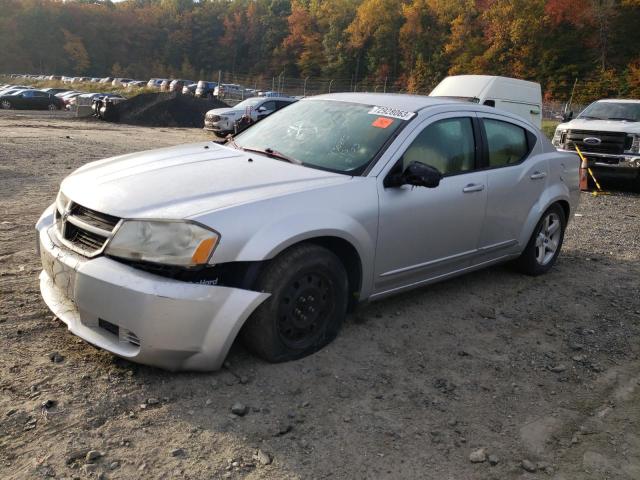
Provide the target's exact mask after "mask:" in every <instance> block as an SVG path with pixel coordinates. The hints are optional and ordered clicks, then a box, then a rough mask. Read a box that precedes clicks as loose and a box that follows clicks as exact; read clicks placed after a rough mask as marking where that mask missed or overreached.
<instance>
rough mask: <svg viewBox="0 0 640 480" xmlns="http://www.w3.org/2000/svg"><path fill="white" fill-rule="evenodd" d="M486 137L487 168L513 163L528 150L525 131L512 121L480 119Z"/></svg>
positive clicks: (522, 158)
mask: <svg viewBox="0 0 640 480" xmlns="http://www.w3.org/2000/svg"><path fill="white" fill-rule="evenodd" d="M482 123H483V125H484V131H485V135H486V139H487V150H488V161H489V165H488V166H489V168H495V167H504V166H508V165H515V164H517V163H520V162H522V161H523V160H524V159H525V158H526V157H527V155H528V154H529V151H530V146H529V140H528V137H529V136H528V135H527V131H526V130H525V129H524V128H522V127H520V126H518V125H514V124H513V123H509V122H503V121H500V120H494V119H491V118H484V119H482Z"/></svg>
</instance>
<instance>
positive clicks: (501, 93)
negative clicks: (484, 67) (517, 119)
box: [429, 75, 542, 128]
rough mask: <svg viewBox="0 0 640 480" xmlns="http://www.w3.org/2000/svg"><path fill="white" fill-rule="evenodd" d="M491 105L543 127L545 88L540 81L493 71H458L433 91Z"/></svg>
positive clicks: (432, 95) (438, 94)
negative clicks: (542, 87) (478, 73)
mask: <svg viewBox="0 0 640 480" xmlns="http://www.w3.org/2000/svg"><path fill="white" fill-rule="evenodd" d="M429 96H431V97H449V98H458V99H460V100H467V101H470V102H475V103H479V104H481V105H488V106H490V107H495V108H498V109H501V110H506V111H508V112H512V113H515V114H517V115H520V116H521V117H523V118H524V119H526V120H528V121H530V122H531V123H533V124H534V125H535V126H536V127H538V128H541V127H542V89H541V88H540V84H539V83H535V82H529V81H527V80H520V79H517V78H509V77H498V76H493V75H454V76H451V77H447V78H445V79H444V80H442V81H441V82H440V83H439V84H438V86H437V87H436V88H434V89H433V91H432V92H431V93H430V94H429Z"/></svg>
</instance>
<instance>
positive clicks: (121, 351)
mask: <svg viewBox="0 0 640 480" xmlns="http://www.w3.org/2000/svg"><path fill="white" fill-rule="evenodd" d="M51 212H52V210H51V209H48V210H47V211H46V212H45V213H44V214H43V216H42V217H41V219H40V220H39V221H38V224H37V225H36V229H37V230H38V236H39V239H38V241H39V249H40V256H41V259H42V264H43V270H42V272H41V274H40V291H41V293H42V298H43V299H44V301H45V303H46V304H47V306H48V307H49V308H50V309H51V311H52V312H53V313H54V314H55V315H56V316H57V317H58V318H59V319H60V320H62V321H63V322H64V323H65V324H66V325H67V327H68V329H69V330H70V331H71V332H72V333H74V334H75V335H77V336H79V337H81V338H83V339H84V340H86V341H87V342H89V343H91V344H93V345H96V346H98V347H100V348H103V349H105V350H108V351H109V352H112V353H114V354H115V355H118V356H120V357H123V358H126V359H128V360H131V361H133V362H137V363H142V364H146V365H151V366H156V367H160V368H165V369H167V370H216V369H218V368H220V366H221V365H222V363H223V362H224V358H225V357H226V355H227V353H228V351H229V348H230V347H231V344H232V343H233V341H234V339H235V337H236V335H237V333H238V332H239V330H240V328H241V327H242V325H243V324H244V321H245V320H246V319H247V318H248V317H249V315H250V314H251V313H252V312H253V310H255V308H256V307H257V306H258V305H260V303H262V302H263V301H264V300H265V299H266V298H268V296H269V294H268V293H261V292H254V291H249V290H242V289H238V288H229V287H220V286H210V285H199V284H191V283H186V282H181V281H178V280H172V279H167V278H164V277H160V276H157V275H153V274H150V273H147V272H143V271H139V270H136V269H134V268H132V267H129V266H127V265H124V264H122V263H119V262H116V261H114V260H111V259H109V258H107V257H104V256H102V257H97V258H93V259H86V258H84V257H81V256H79V255H76V254H74V253H73V252H70V251H69V250H67V249H65V248H64V247H61V246H60V244H59V243H58V241H57V238H56V236H55V232H54V231H53V228H54V226H53V217H52V213H51ZM100 320H102V322H101V321H100ZM104 322H108V323H109V324H111V325H117V327H118V329H117V331H116V332H114V329H113V328H111V329H110V330H108V329H105V328H104V325H105V323H104ZM131 334H133V335H134V336H133V337H132V335H131ZM131 338H134V339H135V340H134V342H131V341H130V340H131ZM136 343H139V345H137V344H136Z"/></svg>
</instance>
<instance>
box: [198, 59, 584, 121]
mask: <svg viewBox="0 0 640 480" xmlns="http://www.w3.org/2000/svg"><path fill="white" fill-rule="evenodd" d="M209 80H210V81H214V82H218V83H221V84H223V85H224V84H228V85H234V86H236V87H240V88H234V89H233V90H228V91H227V92H226V93H225V94H224V97H223V99H224V101H225V102H227V103H229V104H235V103H237V102H240V101H242V100H244V99H245V98H248V97H253V96H255V95H257V94H259V93H261V94H268V95H286V96H292V97H305V96H312V95H320V94H323V93H336V92H373V93H406V89H404V88H400V87H398V82H396V80H397V79H392V78H389V77H387V78H385V79H383V80H378V81H371V80H360V81H356V79H355V78H351V79H344V78H317V77H306V78H292V77H287V76H286V75H285V74H284V72H283V73H281V74H279V75H277V76H268V75H247V74H239V73H232V72H222V71H220V72H218V73H217V76H216V75H214V78H211V79H209ZM419 93H420V94H422V95H428V94H429V91H424V92H419ZM565 105H566V103H565V102H559V101H547V102H543V105H542V118H543V119H544V120H555V121H561V120H562V115H563V113H564V112H565ZM585 107H586V105H581V104H572V105H571V107H570V109H571V110H572V111H573V113H574V116H575V115H577V114H578V113H580V112H581V111H582V110H583V109H584V108H585Z"/></svg>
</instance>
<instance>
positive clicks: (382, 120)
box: [371, 117, 394, 128]
mask: <svg viewBox="0 0 640 480" xmlns="http://www.w3.org/2000/svg"><path fill="white" fill-rule="evenodd" d="M393 122H394V120H392V119H390V118H386V117H378V118H376V119H375V120H374V121H373V123H372V124H371V126H373V127H378V128H387V127H388V126H389V125H391V124H392V123H393Z"/></svg>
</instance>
